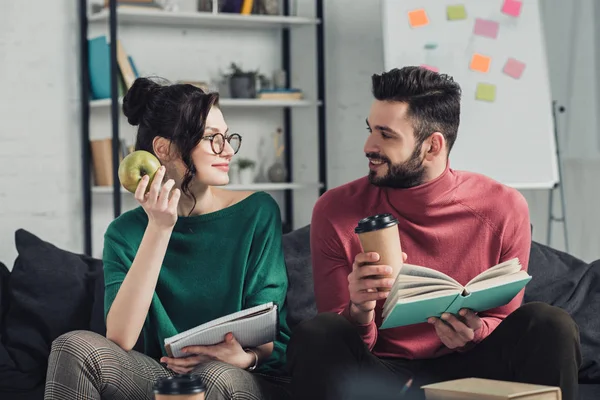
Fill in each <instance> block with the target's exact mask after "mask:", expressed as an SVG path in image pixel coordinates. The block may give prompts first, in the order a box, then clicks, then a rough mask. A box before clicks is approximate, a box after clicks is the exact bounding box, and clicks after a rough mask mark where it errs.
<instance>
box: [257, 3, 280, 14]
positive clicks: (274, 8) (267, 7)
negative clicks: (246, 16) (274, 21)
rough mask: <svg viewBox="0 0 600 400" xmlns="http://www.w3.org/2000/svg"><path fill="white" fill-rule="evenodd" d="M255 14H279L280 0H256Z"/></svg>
mask: <svg viewBox="0 0 600 400" xmlns="http://www.w3.org/2000/svg"><path fill="white" fill-rule="evenodd" d="M252 13H253V14H263V15H279V0H254V9H253V10H252Z"/></svg>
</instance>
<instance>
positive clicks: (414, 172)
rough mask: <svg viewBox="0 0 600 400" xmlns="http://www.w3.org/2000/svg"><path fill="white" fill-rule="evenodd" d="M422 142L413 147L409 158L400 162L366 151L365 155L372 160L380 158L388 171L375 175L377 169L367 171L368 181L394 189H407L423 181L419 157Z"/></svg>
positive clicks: (423, 174)
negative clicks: (383, 174)
mask: <svg viewBox="0 0 600 400" xmlns="http://www.w3.org/2000/svg"><path fill="white" fill-rule="evenodd" d="M421 147H422V144H420V145H418V146H417V147H416V148H415V151H413V153H412V154H411V156H410V158H409V159H408V160H407V161H405V162H403V163H402V164H392V162H391V161H390V160H389V159H388V158H386V157H384V156H382V155H380V154H376V153H367V157H368V158H370V159H372V160H381V161H383V162H385V163H386V164H387V166H388V172H387V174H385V176H382V177H379V176H377V171H369V182H371V183H372V184H373V185H375V186H380V187H389V188H394V189H408V188H411V187H414V186H419V185H420V184H422V183H423V180H424V177H425V167H424V166H423V159H421Z"/></svg>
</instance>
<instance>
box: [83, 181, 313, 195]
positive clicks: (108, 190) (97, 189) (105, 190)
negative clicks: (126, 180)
mask: <svg viewBox="0 0 600 400" xmlns="http://www.w3.org/2000/svg"><path fill="white" fill-rule="evenodd" d="M322 186H323V185H322V184H320V183H252V184H250V185H239V184H231V185H226V186H221V187H222V188H224V189H229V190H257V191H258V190H264V191H278V190H298V189H306V188H310V187H319V188H320V187H322ZM92 192H93V193H98V194H112V192H113V188H112V186H92ZM121 193H129V192H128V191H126V190H125V189H123V188H121Z"/></svg>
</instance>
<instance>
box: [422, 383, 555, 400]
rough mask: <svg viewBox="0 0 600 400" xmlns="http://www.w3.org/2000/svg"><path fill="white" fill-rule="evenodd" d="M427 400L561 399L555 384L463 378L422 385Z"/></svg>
mask: <svg viewBox="0 0 600 400" xmlns="http://www.w3.org/2000/svg"><path fill="white" fill-rule="evenodd" d="M422 389H423V390H424V392H425V397H426V398H427V400H452V399H456V400H458V399H460V400H511V399H515V400H516V399H518V400H561V399H562V392H561V390H560V388H559V387H557V386H547V385H534V384H530V383H521V382H508V381H499V380H492V379H480V378H465V379H456V380H452V381H445V382H439V383H433V384H430V385H425V386H422Z"/></svg>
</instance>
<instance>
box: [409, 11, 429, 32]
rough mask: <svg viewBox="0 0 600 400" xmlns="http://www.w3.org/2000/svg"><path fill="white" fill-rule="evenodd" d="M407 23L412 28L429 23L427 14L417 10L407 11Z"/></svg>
mask: <svg viewBox="0 0 600 400" xmlns="http://www.w3.org/2000/svg"><path fill="white" fill-rule="evenodd" d="M408 22H409V23H410V26H412V27H413V28H417V27H419V26H425V25H427V24H428V23H429V18H428V17H427V13H426V12H425V10H424V9H422V8H421V9H418V10H413V11H409V13H408Z"/></svg>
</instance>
